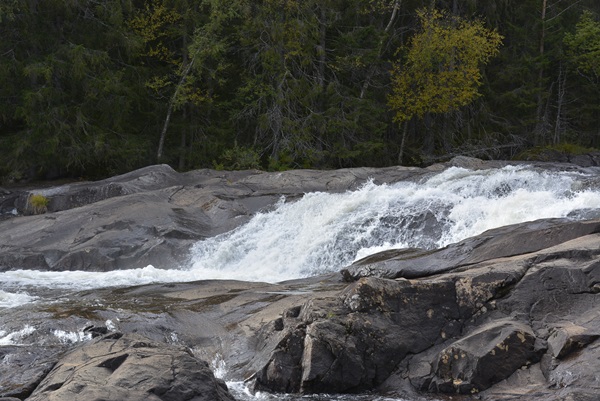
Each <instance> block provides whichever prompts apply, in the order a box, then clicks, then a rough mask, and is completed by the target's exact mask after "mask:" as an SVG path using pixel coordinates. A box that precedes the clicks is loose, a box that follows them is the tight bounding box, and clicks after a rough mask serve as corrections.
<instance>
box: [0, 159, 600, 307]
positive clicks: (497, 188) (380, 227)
mask: <svg viewBox="0 0 600 401" xmlns="http://www.w3.org/2000/svg"><path fill="white" fill-rule="evenodd" d="M588 179H589V176H586V175H585V174H582V173H573V172H547V171H540V170H536V169H531V168H528V167H523V166H520V167H515V166H509V167H505V168H502V169H493V170H481V171H471V170H467V169H463V168H455V167H453V168H449V169H447V170H445V171H444V172H441V173H439V174H437V175H434V176H432V177H429V178H427V179H424V180H422V181H421V182H408V181H407V182H399V183H396V184H393V185H376V184H374V183H372V182H370V183H367V184H365V185H364V186H362V187H361V188H359V189H357V190H355V191H350V192H346V193H340V194H327V193H319V192H317V193H308V194H306V195H305V196H304V197H302V199H300V200H298V201H295V202H286V201H285V199H283V198H282V200H281V201H280V202H279V204H278V205H277V207H276V208H275V209H274V210H272V211H270V212H268V213H259V214H257V215H256V216H254V217H253V218H252V219H251V220H250V222H248V223H247V224H246V225H244V226H241V227H239V228H237V229H235V230H233V231H231V232H228V233H225V234H222V235H220V236H217V237H214V238H210V239H207V240H205V241H201V242H198V243H197V244H196V245H195V246H194V247H193V249H192V254H191V259H190V263H189V264H188V265H187V266H182V267H180V268H179V269H169V270H166V269H160V268H155V267H153V266H148V267H146V268H143V269H131V270H120V271H112V272H107V273H101V272H77V271H76V272H72V271H69V272H39V271H22V270H21V271H12V272H6V273H2V274H0V283H2V284H1V285H0V288H1V290H0V291H1V292H0V308H1V307H10V306H14V304H18V303H19V302H18V297H19V296H22V297H23V298H22V302H23V303H26V302H31V300H32V298H31V299H30V298H27V297H29V295H28V294H29V293H31V292H28V291H29V290H31V289H32V287H33V288H37V287H45V288H67V289H89V288H100V287H111V286H131V285H138V284H148V283H168V282H187V281H195V280H205V279H236V280H246V281H268V282H278V281H283V280H289V279H295V278H301V277H307V276H312V275H316V274H321V273H326V272H332V271H338V270H340V269H341V268H343V267H344V266H347V265H348V264H350V263H352V262H353V261H354V260H356V259H358V258H361V257H364V256H367V255H369V254H371V253H374V252H377V251H381V250H385V249H390V248H407V247H419V248H426V249H435V248H440V247H443V246H446V245H448V244H450V243H454V242H458V241H461V240H463V239H465V238H467V237H471V236H474V235H477V234H480V233H482V232H483V231H485V230H488V229H491V228H495V227H500V226H505V225H508V224H513V223H520V222H524V221H531V220H536V219H541V218H551V217H567V216H573V215H575V214H576V213H577V212H578V211H582V210H588V211H589V210H591V209H596V210H600V191H599V190H598V189H592V188H587V187H586V185H585V184H584V183H585V181H586V180H588ZM11 294H12V295H11ZM2 297H4V299H5V300H7V299H8V301H5V302H4V304H3V303H2V299H3V298H2Z"/></svg>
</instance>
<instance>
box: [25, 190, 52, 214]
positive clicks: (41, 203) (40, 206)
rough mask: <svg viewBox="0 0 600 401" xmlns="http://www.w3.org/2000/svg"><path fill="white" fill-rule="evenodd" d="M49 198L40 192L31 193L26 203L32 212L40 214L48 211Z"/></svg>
mask: <svg viewBox="0 0 600 401" xmlns="http://www.w3.org/2000/svg"><path fill="white" fill-rule="evenodd" d="M49 202H50V199H48V198H46V197H45V196H44V195H41V194H32V195H30V196H29V199H28V203H29V206H30V207H31V210H32V212H33V214H42V213H46V212H47V211H48V203H49Z"/></svg>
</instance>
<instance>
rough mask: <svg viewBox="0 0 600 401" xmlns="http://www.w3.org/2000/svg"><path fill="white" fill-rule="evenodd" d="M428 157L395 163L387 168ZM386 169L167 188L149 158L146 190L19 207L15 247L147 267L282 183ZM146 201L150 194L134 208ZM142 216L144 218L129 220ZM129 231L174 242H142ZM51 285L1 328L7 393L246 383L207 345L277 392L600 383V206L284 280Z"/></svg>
mask: <svg viewBox="0 0 600 401" xmlns="http://www.w3.org/2000/svg"><path fill="white" fill-rule="evenodd" d="M463 162H467V161H463ZM468 162H470V163H474V162H473V161H472V160H471V161H468ZM158 170H159V171H163V170H164V167H158ZM428 171H429V170H428ZM428 171H423V170H418V171H413V170H409V169H398V170H394V169H391V170H387V171H383V172H381V174H382V175H380V176H379V178H377V179H379V180H382V182H387V181H386V180H390V181H393V180H400V179H406V178H407V177H413V178H415V179H416V177H418V176H419V175H420V176H423V175H424V174H428ZM371 173H372V172H371V171H368V170H367V169H359V170H352V171H350V170H345V171H338V172H310V171H304V172H289V173H288V174H283V173H282V174H283V175H282V176H281V177H280V178H277V177H276V175H270V174H266V173H259V172H240V173H222V174H223V175H222V176H217V172H211V171H199V172H193V173H189V174H187V175H178V174H171V173H168V171H167V172H166V173H164V174H162V173H161V174H162V175H161V174H158V175H157V174H154V173H153V174H154V175H152V174H151V175H150V176H151V177H156V176H160V177H163V178H161V179H164V180H165V181H166V182H167V183H168V184H169V185H170V184H175V185H174V186H172V187H169V188H167V189H159V188H155V187H153V186H151V185H150V186H149V187H148V186H144V185H146V184H147V181H145V179H144V178H143V176H144V174H142V177H141V178H139V181H138V184H136V185H137V187H138V188H142V187H143V188H142V189H143V190H140V191H138V192H136V193H130V194H121V195H118V196H113V197H108V198H105V199H103V200H98V201H94V202H92V203H89V204H83V203H85V202H83V201H81V202H80V203H82V204H81V205H79V206H77V207H73V208H65V209H64V210H62V211H58V212H52V213H48V214H45V215H39V216H22V217H16V218H10V219H7V220H4V221H3V222H2V223H0V228H1V230H0V238H1V239H0V250H1V251H2V253H1V256H0V260H1V263H0V264H1V265H2V266H3V269H4V270H7V269H14V268H16V267H17V266H16V265H15V264H13V263H14V261H15V260H17V261H20V262H19V263H21V265H19V266H20V267H27V266H30V267H32V268H33V267H34V266H37V265H36V263H39V261H40V260H44V261H45V262H46V263H47V265H48V269H52V268H55V269H75V268H78V269H79V268H81V267H82V266H88V267H89V268H90V269H98V267H96V266H101V268H100V269H106V270H110V269H114V268H119V267H120V266H125V265H127V267H133V266H131V265H130V264H129V262H131V263H134V262H133V260H134V259H136V258H141V260H143V262H140V264H141V265H143V264H144V263H146V264H147V262H152V261H153V260H155V258H160V257H164V258H165V260H166V259H169V260H173V259H176V258H177V252H179V251H181V252H182V253H185V250H186V246H188V244H189V243H191V241H193V240H194V239H196V238H201V237H202V236H209V235H214V233H216V232H220V231H221V230H225V229H226V228H227V227H231V226H235V225H236V224H238V217H239V218H240V219H241V220H243V219H244V218H247V217H248V216H249V215H251V214H252V213H253V212H256V211H257V210H260V209H262V208H265V207H267V208H268V207H270V205H272V204H273V203H274V202H276V201H277V200H278V199H279V194H281V193H284V194H285V195H287V196H289V197H291V198H293V197H294V196H299V195H301V194H302V193H303V191H305V190H308V188H312V189H311V190H329V191H342V190H345V189H348V188H352V187H354V186H356V185H360V184H361V183H362V182H364V180H366V179H368V176H369V174H371ZM219 174H221V173H219ZM236 174H239V175H236ZM415 174H416V175H415ZM182 176H183V178H182ZM317 176H318V177H321V178H319V179H318V180H316V178H315V177H317ZM164 177H166V178H164ZM323 177H326V179H325V178H323ZM179 180H189V181H186V182H183V181H179ZM280 180H283V181H280ZM124 182H125V183H127V182H129V181H128V180H124V181H123V182H121V184H123V185H125V184H124ZM140 182H143V183H144V185H142V184H141V183H140ZM193 183H196V184H193ZM86 185H87V184H86ZM128 185H130V184H127V185H125V186H127V187H128V188H130V189H131V188H133V187H134V185H133V184H131V185H130V186H128ZM277 185H281V192H279V193H278V192H276V191H275V189H274V188H275V187H276V186H277ZM196 186H198V187H196ZM207 188H210V190H208V189H207ZM215 188H217V189H215ZM130 189H129V190H130ZM137 201H139V202H142V205H143V207H140V206H139V204H137V205H138V206H137V207H135V208H132V209H127V208H126V207H127V204H133V203H134V202H137ZM144 202H146V203H144ZM119 205H120V206H119ZM117 206H118V207H117ZM122 208H125V209H122ZM138 209H142V210H141V211H139V210H138ZM136 210H137V211H136ZM178 210H180V211H178ZM94 213H96V215H94ZM136 213H139V215H136ZM84 216H88V217H93V216H95V218H96V219H97V220H99V221H102V222H103V223H100V222H99V223H98V224H95V223H93V220H94V219H90V221H87V222H86V221H85V220H84V219H85V218H86V217H84ZM111 216H112V217H111ZM127 216H128V217H129V220H130V221H134V223H124V221H127V218H126V217H127ZM182 216H183V217H182ZM190 216H192V217H190ZM236 216H238V217H236ZM77 219H79V220H77ZM111 219H112V220H111ZM148 219H150V220H148ZM161 219H163V220H161ZM177 219H179V220H177ZM187 219H192V220H191V221H190V220H187ZM109 220H111V221H110V223H109V222H108V221H109ZM55 222H56V224H58V225H57V226H54V225H53V224H54V223H55ZM44 224H45V225H44ZM110 224H112V226H110ZM128 224H129V225H128ZM144 224H145V225H146V226H144ZM40 225H41V226H40ZM107 226H109V228H107ZM36 227H37V228H40V227H42V228H40V230H36V229H35V228H36ZM69 227H71V228H69ZM76 227H78V229H77V230H76V229H75V228H76ZM110 227H112V229H111V228H110ZM134 227H135V228H134ZM141 227H147V228H148V229H149V230H154V231H144V230H143V229H142V228H141ZM28 230H31V231H30V232H29V239H30V241H31V242H28V244H29V245H27V246H26V245H25V243H26V241H25V239H26V237H27V232H28ZM132 233H135V235H134V234H132ZM168 233H173V234H171V236H170V237H169V235H170V234H168ZM175 233H176V234H175ZM186 233H187V234H186ZM129 235H131V237H129V238H131V241H133V238H134V237H136V238H146V239H147V241H146V242H144V244H145V243H148V242H151V241H152V239H151V238H149V237H152V238H160V239H162V240H164V242H162V243H160V244H155V245H154V246H152V245H151V244H148V245H146V247H144V246H145V245H131V244H132V243H127V242H126V241H127V238H128V236H129ZM111 236H112V238H113V241H114V242H113V243H112V244H113V245H111V246H114V244H116V241H117V239H120V241H122V242H123V243H124V244H125V245H128V246H129V248H128V247H127V246H124V247H123V248H120V251H119V252H120V254H119V255H117V253H118V252H116V251H115V252H116V253H115V254H111V255H108V253H106V249H107V248H109V247H110V246H109V245H106V244H110V241H109V239H108V237H111ZM73 238H80V244H81V246H82V247H84V246H90V247H96V248H97V249H96V251H95V252H99V253H95V254H92V255H90V256H89V259H86V257H87V256H77V257H75V256H73V255H78V252H79V253H81V252H82V251H81V249H84V248H77V245H74V243H76V241H75V242H73ZM165 238H166V239H169V238H170V241H172V242H168V241H167V240H166V239H165ZM20 241H22V242H20ZM36 241H37V242H36ZM69 241H71V242H69ZM102 241H108V242H102ZM61 244H62V245H61ZM85 244H87V245H85ZM60 246H64V249H65V253H64V254H60V253H59V252H57V249H59V248H60ZM101 249H103V251H100V250H101ZM128 249H129V250H128ZM153 250H154V251H153ZM53 252H54V253H53ZM83 252H84V253H85V251H83ZM153 252H156V253H153ZM85 254H86V255H87V253H85ZM18 255H21V259H18V257H19V256H18ZM40 255H41V256H40ZM51 255H55V256H54V257H52V256H51ZM107 255H108V256H107ZM115 255H117V256H115ZM109 256H110V258H112V259H110V258H109ZM11 258H12V259H11ZM28 258H31V260H32V261H31V263H30V264H28V263H29V262H27V261H28V260H29V259H28ZM34 258H41V259H36V260H35V261H34V260H33V259H34ZM69 258H71V259H69ZM144 258H145V259H144ZM69 260H71V261H72V262H68V261H69ZM102 261H104V262H102ZM53 263H54V264H53ZM86 263H87V264H86ZM53 266H54V267H53ZM37 268H39V266H37ZM48 297H49V299H50V298H51V299H52V302H40V303H30V304H27V305H24V306H21V307H18V308H10V309H4V310H2V313H1V314H0V328H2V330H3V331H4V333H3V334H2V335H1V336H0V338H2V337H3V336H4V338H6V336H11V335H13V334H9V333H14V335H13V337H12V338H13V340H14V341H12V342H11V344H2V343H0V397H16V398H17V399H20V400H23V399H30V400H42V399H44V400H45V399H61V400H62V399H65V400H68V399H107V400H117V399H140V400H141V399H157V400H159V399H165V400H166V399H198V400H202V399H215V400H220V399H223V400H229V399H232V398H231V395H230V394H229V393H228V392H227V391H226V388H225V387H223V386H222V383H221V382H220V381H219V380H217V379H215V378H214V377H213V375H212V374H211V373H210V369H209V366H208V365H207V364H206V362H202V361H209V362H210V361H214V360H222V361H225V363H226V370H227V375H226V377H225V379H228V380H229V379H235V380H246V381H247V384H248V385H249V386H250V387H253V388H255V389H257V390H261V391H265V390H266V391H272V392H292V393H336V392H350V393H355V392H361V391H364V390H374V391H378V392H380V393H382V394H387V395H396V396H399V397H405V398H408V399H411V400H418V399H430V397H432V398H431V399H436V398H437V399H439V397H442V396H452V397H453V398H452V399H473V400H490V401H491V400H522V399H527V400H533V401H542V400H543V401H558V400H567V399H568V400H575V401H588V400H589V401H591V400H596V399H598V394H600V384H599V383H600V373H598V372H600V340H599V338H600V306H599V305H600V220H597V219H589V220H584V221H578V222H574V221H571V220H567V219H551V220H541V221H535V222H530V223H522V224H518V225H513V226H507V227H503V228H501V229H496V230H490V231H488V232H486V233H483V234H481V235H480V236H477V237H473V238H470V239H467V240H465V241H462V242H461V243H459V244H454V245H450V246H449V247H447V248H444V249H440V250H437V251H429V252H423V251H421V250H397V251H387V252H383V253H380V254H377V255H373V256H372V257H369V258H366V259H363V260H361V261H358V262H356V263H355V264H353V265H351V266H347V267H346V268H345V269H344V270H343V272H340V273H334V274H329V275H324V276H317V277H312V278H307V279H301V280H293V281H288V282H283V283H278V284H267V283H248V282H240V281H232V280H210V281H199V282H193V283H173V284H154V285H144V286H136V287H121V288H106V289H98V290H89V291H70V290H64V291H57V292H55V293H49V294H48ZM117 333H118V334H117ZM165 361H167V362H168V363H167V362H165ZM167 366H169V368H165V367H167ZM173 372H175V373H177V374H175V373H173ZM142 377H143V378H144V380H143V381H136V380H133V378H142ZM211 391H212V393H211ZM78 392H79V393H78ZM124 392H125V393H126V394H127V396H126V397H125V396H124V395H123V394H125V393H124ZM192 393H193V394H197V395H194V396H197V397H205V396H206V394H211V395H210V397H214V398H193V397H192V396H191V395H190V394H192ZM75 394H80V395H81V397H82V398H76V395H75ZM53 397H54V398H53ZM69 397H71V398H69ZM73 397H75V398H73ZM124 397H125V398H124ZM136 397H137V398H136ZM144 397H146V398H144ZM161 397H162V398H161ZM169 397H171V398H169ZM177 397H179V398H177ZM186 397H187V398H186ZM219 397H221V398H219Z"/></svg>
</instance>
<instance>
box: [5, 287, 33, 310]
mask: <svg viewBox="0 0 600 401" xmlns="http://www.w3.org/2000/svg"><path fill="white" fill-rule="evenodd" d="M36 299H37V297H34V296H32V295H29V294H27V293H25V292H16V293H13V292H7V291H3V290H0V308H16V307H17V306H21V305H25V304H29V303H32V302H34V301H35V300H36Z"/></svg>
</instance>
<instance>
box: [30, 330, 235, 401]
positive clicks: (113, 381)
mask: <svg viewBox="0 0 600 401" xmlns="http://www.w3.org/2000/svg"><path fill="white" fill-rule="evenodd" d="M27 400H28V401H42V400H43V401H52V400H57V401H58V400H60V401H69V400H73V401H75V400H115V401H116V400H131V401H182V400H194V401H233V400H234V398H233V396H231V394H230V393H229V391H228V390H227V386H226V385H225V383H224V382H223V381H221V380H218V379H216V378H215V377H214V375H213V373H212V372H211V370H210V369H209V367H208V364H207V363H206V362H204V361H201V360H199V359H197V358H195V357H194V356H193V355H191V354H190V353H189V352H188V351H187V350H186V349H185V348H181V347H174V346H167V345H165V344H161V343H155V342H152V341H150V340H148V339H147V338H144V337H141V336H139V335H135V334H126V335H122V334H120V333H111V334H109V335H106V336H104V337H100V338H97V339H95V340H93V341H91V342H89V343H86V344H84V345H83V346H80V347H78V348H76V349H74V350H73V351H71V352H70V353H69V354H67V355H65V356H64V357H63V358H61V360H60V361H59V362H58V364H57V365H56V366H55V367H54V369H52V371H51V372H50V373H49V374H48V375H47V376H46V377H45V378H44V380H43V381H42V382H41V383H40V384H39V386H38V387H37V389H36V390H35V391H34V392H33V394H32V395H31V396H30V397H28V398H27Z"/></svg>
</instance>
